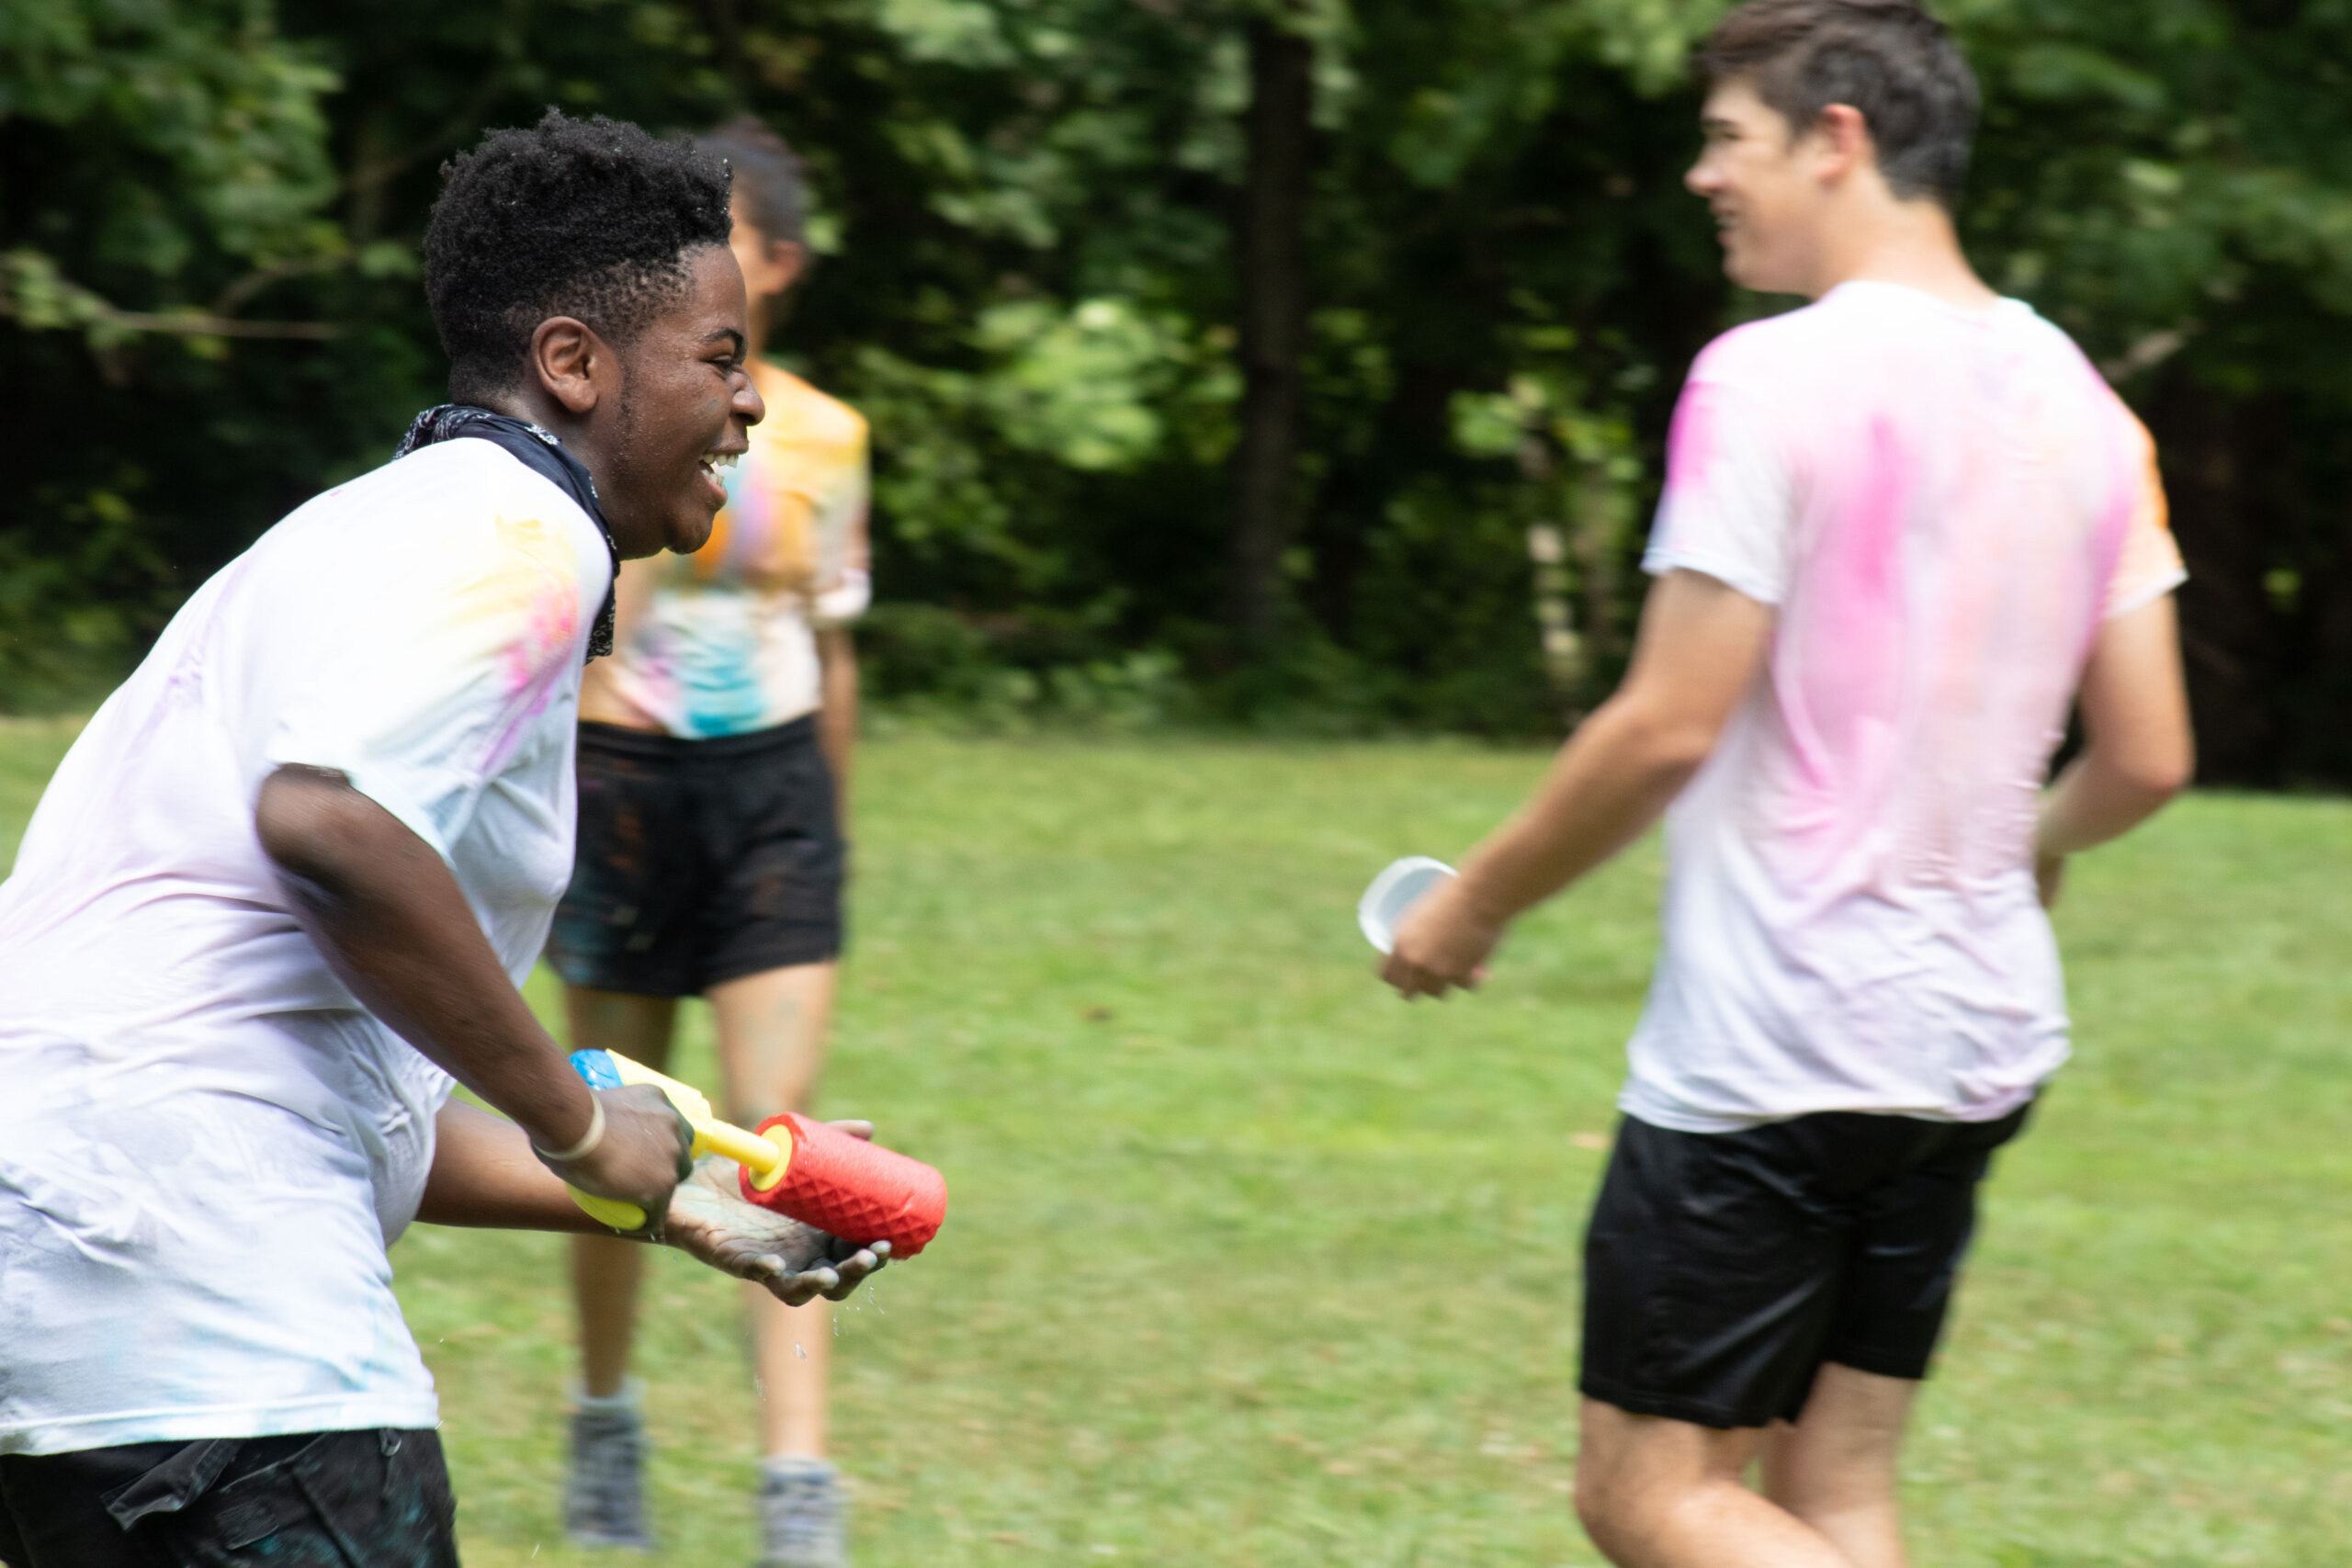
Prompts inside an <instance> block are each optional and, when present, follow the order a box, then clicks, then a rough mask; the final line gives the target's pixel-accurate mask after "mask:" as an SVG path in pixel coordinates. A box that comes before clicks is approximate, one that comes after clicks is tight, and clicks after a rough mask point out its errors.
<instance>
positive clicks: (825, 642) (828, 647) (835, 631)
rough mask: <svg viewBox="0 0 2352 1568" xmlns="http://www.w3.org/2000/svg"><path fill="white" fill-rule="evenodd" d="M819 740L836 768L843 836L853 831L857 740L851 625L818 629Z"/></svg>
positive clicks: (835, 797) (837, 809) (835, 787)
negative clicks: (851, 798) (851, 813)
mask: <svg viewBox="0 0 2352 1568" xmlns="http://www.w3.org/2000/svg"><path fill="white" fill-rule="evenodd" d="M817 679H818V688H819V693H820V702H821V703H822V704H823V705H822V706H820V708H819V709H818V710H817V744H818V745H819V746H820V748H821V749H822V750H823V751H824V753H825V761H826V764H827V765H828V766H829V767H831V769H832V771H833V804H834V807H835V814H836V815H837V816H838V817H839V818H840V819H841V830H842V836H843V837H847V836H848V834H849V777H850V774H849V764H850V754H851V752H852V750H854V748H855V746H856V743H857V698H858V682H857V643H856V641H855V640H854V637H852V635H851V633H850V629H849V628H848V627H847V626H823V627H820V628H819V630H818V632H817Z"/></svg>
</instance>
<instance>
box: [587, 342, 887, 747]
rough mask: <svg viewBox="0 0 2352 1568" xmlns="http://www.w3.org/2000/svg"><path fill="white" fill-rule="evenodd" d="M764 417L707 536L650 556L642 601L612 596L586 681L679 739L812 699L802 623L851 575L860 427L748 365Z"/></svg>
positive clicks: (755, 725) (811, 391) (780, 376)
mask: <svg viewBox="0 0 2352 1568" xmlns="http://www.w3.org/2000/svg"><path fill="white" fill-rule="evenodd" d="M752 384H753V385H754V386H756V387H757V388H758V389H759V392H760V396H761V397H762V398H763V400H765V401H766V403H767V411H768V412H767V417H766V418H765V419H763V420H762V421H761V422H760V423H758V424H755V425H753V426H752V430H751V443H752V449H751V450H750V451H749V452H747V453H745V454H744V455H743V457H741V459H739V460H738V461H737V463H736V465H735V467H734V468H730V469H729V470H728V471H727V474H726V479H727V505H726V506H725V508H724V509H722V510H721V511H720V512H719V513H718V520H717V521H716V522H715V523H714V524H713V525H712V526H711V534H710V542H709V543H708V544H707V545H705V546H704V547H702V548H701V549H699V550H697V551H695V553H694V554H693V555H691V556H662V557H659V558H656V562H655V563H649V567H648V568H642V569H639V570H655V572H656V575H655V579H654V586H653V590H652V592H651V593H650V595H649V596H648V600H649V602H647V603H645V604H642V606H641V607H640V606H638V605H636V604H632V603H631V602H630V601H629V600H628V599H627V598H625V599H624V612H623V613H624V621H625V624H624V626H623V627H622V641H621V645H620V647H618V648H617V649H615V650H614V657H613V659H612V660H610V661H609V663H610V668H609V669H608V670H600V671H598V672H597V674H596V676H595V677H594V679H596V680H599V681H605V680H609V681H610V682H611V685H612V689H613V690H614V691H616V692H617V693H618V694H620V695H621V696H622V697H623V698H624V699H626V700H627V701H628V703H629V704H630V705H632V706H634V707H635V708H637V709H638V710H639V712H641V713H643V714H644V715H645V716H647V717H649V718H651V719H652V720H653V721H654V722H656V723H657V724H659V725H661V727H662V728H663V729H665V730H667V731H668V732H669V733H671V734H672V735H675V736H679V737H681V738H683V739H702V738H705V737H708V736H715V735H742V734H746V733H748V732H750V731H752V730H757V729H772V728H775V726H777V725H780V724H784V723H786V722H787V721H789V720H791V719H795V718H798V717H799V716H801V715H803V714H806V713H810V712H813V711H815V709H816V708H817V706H818V705H819V701H820V693H819V686H818V667H817V643H816V638H815V637H814V635H813V634H812V632H811V629H810V628H811V626H812V624H814V625H824V624H838V621H839V620H846V619H848V618H850V617H851V616H852V615H854V614H855V611H856V609H857V608H862V607H863V606H862V602H861V603H859V604H855V605H854V606H850V607H846V608H845V611H837V612H836V618H835V619H834V620H831V621H829V618H828V617H827V616H826V615H823V614H822V613H821V612H822V611H823V610H824V609H825V608H829V607H831V603H832V595H833V592H834V591H837V590H838V589H839V587H840V585H841V584H842V581H843V580H844V578H845V577H847V576H848V574H850V573H852V572H860V573H862V572H863V570H864V569H865V561H864V560H863V559H862V558H858V556H859V551H860V550H861V547H862V544H861V542H862V539H863V529H862V526H861V525H863V523H864V521H865V498H866V454H865V420H864V419H863V418H861V417H860V416H859V414H858V412H857V411H856V410H855V409H853V408H851V407H850V406H849V405H848V404H846V403H843V402H840V401H838V400H835V399H832V398H829V397H827V396H826V395H825V394H824V393H822V392H820V391H819V390H818V389H816V388H814V387H812V386H810V385H809V383H808V382H806V381H804V380H802V379H801V378H799V377H797V376H795V375H792V374H791V373H790V372H788V371H786V370H781V369H778V368H777V367H775V366H774V365H771V364H768V363H767V362H766V361H765V360H753V361H752Z"/></svg>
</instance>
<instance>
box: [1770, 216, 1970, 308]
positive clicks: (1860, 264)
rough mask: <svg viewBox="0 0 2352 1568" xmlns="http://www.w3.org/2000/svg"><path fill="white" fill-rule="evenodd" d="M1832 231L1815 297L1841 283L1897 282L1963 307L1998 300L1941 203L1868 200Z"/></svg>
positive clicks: (1823, 258)
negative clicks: (1834, 236) (1963, 247)
mask: <svg viewBox="0 0 2352 1568" xmlns="http://www.w3.org/2000/svg"><path fill="white" fill-rule="evenodd" d="M1833 232H1834V233H1836V234H1837V235H1838V243H1834V244H1832V245H1831V246H1829V247H1828V248H1827V249H1826V251H1825V252H1824V254H1823V255H1822V258H1821V259H1822V263H1823V265H1822V267H1821V272H1820V275H1819V277H1818V279H1817V281H1818V282H1819V285H1820V286H1819V287H1818V288H1815V289H1814V290H1813V298H1815V299H1819V298H1821V296H1822V295H1824V294H1826V293H1828V292H1829V291H1830V290H1831V289H1833V288H1837V287H1838V285H1839V284H1841V283H1894V284H1900V285H1902V286H1903V287H1904V288H1916V289H1917V290H1918V291H1919V292H1920V293H1922V294H1925V295H1928V297H1929V298H1931V299H1940V300H1942V301H1943V302H1944V303H1945V304H1947V305H1956V306H1958V307H1960V308H1961V309H1962V310H1985V309H1987V308H1989V307H1990V306H1992V305H1994V304H1996V303H1997V302H1998V300H1999V299H2000V296H1999V295H1997V294H1996V293H1994V292H1993V290H1992V289H1990V288H1986V287H1985V280H1984V279H1982V278H1980V277H1978V276H1976V270H1975V268H1973V267H1972V266H1970V265H1968V258H1967V256H1965V255H1964V254H1962V252H1961V248H1960V235H1959V233H1958V231H1955V230H1954V229H1953V228H1952V222H1951V213H1949V212H1947V211H1945V210H1944V209H1943V207H1942V205H1941V204H1940V203H1939V202H1936V201H1932V200H1928V199H1925V198H1922V199H1919V200H1915V201H1895V200H1894V199H1892V198H1891V197H1890V198H1884V199H1881V200H1878V201H1873V202H1870V203H1868V204H1867V209H1866V210H1864V211H1861V212H1857V213H1853V214H1850V215H1844V216H1841V217H1840V218H1839V220H1838V222H1837V224H1836V225H1835V227H1834V229H1833Z"/></svg>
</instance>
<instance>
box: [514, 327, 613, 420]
mask: <svg viewBox="0 0 2352 1568" xmlns="http://www.w3.org/2000/svg"><path fill="white" fill-rule="evenodd" d="M531 371H532V374H534V375H536V376H537V378H538V380H539V385H540V386H542V387H544V388H546V389H547V391H548V396H549V397H551V398H553V399H555V400H556V401H558V402H560V403H561V404H562V405H563V406H564V410H565V412H568V413H571V414H575V415H579V414H586V413H588V412H591V411H593V410H594V408H595V406H596V402H597V400H598V399H599V397H602V396H607V395H610V394H612V393H613V392H616V391H617V390H618V388H617V386H616V377H617V376H618V375H619V373H620V362H619V360H618V359H616V357H615V356H614V355H613V351H612V349H611V348H610V347H609V346H607V345H606V344H605V340H604V339H603V338H600V337H598V336H597V335H596V332H595V329H594V328H593V327H591V326H590V325H589V324H588V323H587V322H585V321H578V320H575V319H574V318H572V317H571V316H549V317H548V319H547V320H546V321H541V322H540V323H539V324H538V326H537V329H535V330H534V331H533V332H532V333H531Z"/></svg>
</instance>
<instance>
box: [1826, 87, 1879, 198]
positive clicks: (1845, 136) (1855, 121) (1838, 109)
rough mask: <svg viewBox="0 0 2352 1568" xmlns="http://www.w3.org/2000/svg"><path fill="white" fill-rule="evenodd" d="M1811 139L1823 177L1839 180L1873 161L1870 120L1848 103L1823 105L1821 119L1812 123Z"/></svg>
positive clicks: (1874, 153)
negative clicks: (1815, 148)
mask: <svg viewBox="0 0 2352 1568" xmlns="http://www.w3.org/2000/svg"><path fill="white" fill-rule="evenodd" d="M1813 138H1814V141H1815V143H1816V144H1817V155H1818V156H1819V158H1820V170H1821V175H1822V177H1823V178H1824V179H1826V180H1830V181H1838V180H1842V179H1844V178H1846V177H1847V176H1848V175H1851V174H1853V173H1854V172H1855V171H1856V170H1858V169H1865V168H1869V167H1871V165H1872V164H1875V163H1876V162H1877V159H1878V150H1877V148H1876V147H1875V146H1873V145H1872V143H1871V127H1870V121H1868V120H1866V119H1864V118H1862V111H1861V110H1860V109H1858V108H1856V107H1854V106H1853V105H1851V104H1831V105H1829V106H1828V107H1826V108H1824V109H1823V110H1822V111H1821V118H1818V119H1816V120H1815V121H1814V122H1813Z"/></svg>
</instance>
